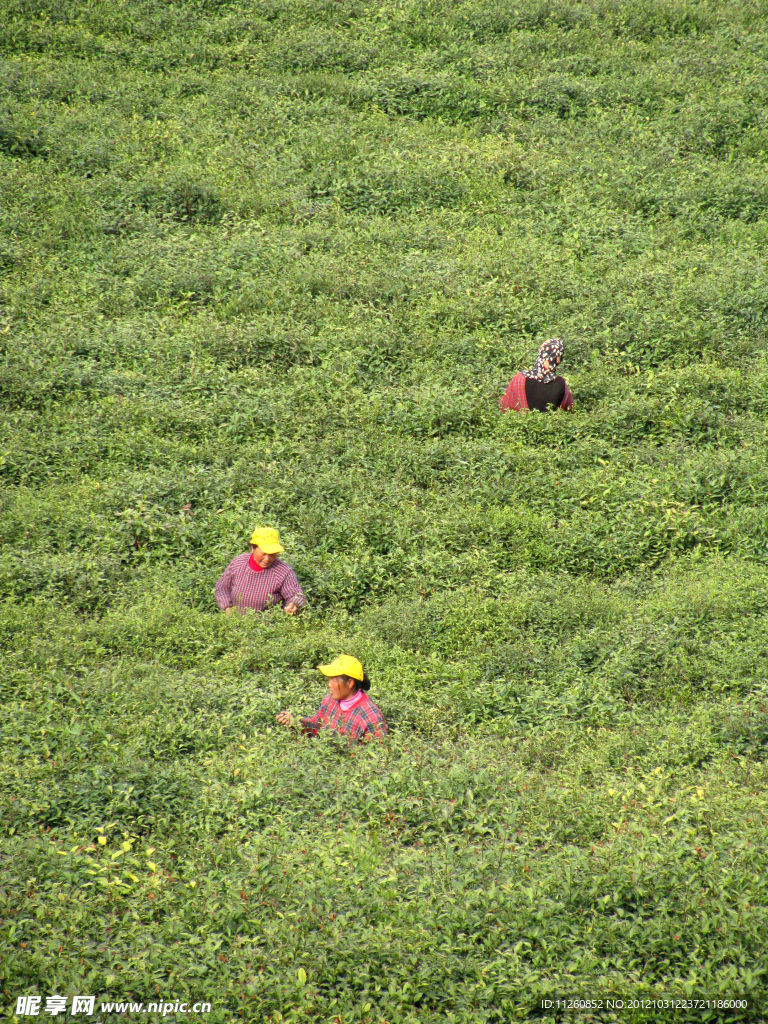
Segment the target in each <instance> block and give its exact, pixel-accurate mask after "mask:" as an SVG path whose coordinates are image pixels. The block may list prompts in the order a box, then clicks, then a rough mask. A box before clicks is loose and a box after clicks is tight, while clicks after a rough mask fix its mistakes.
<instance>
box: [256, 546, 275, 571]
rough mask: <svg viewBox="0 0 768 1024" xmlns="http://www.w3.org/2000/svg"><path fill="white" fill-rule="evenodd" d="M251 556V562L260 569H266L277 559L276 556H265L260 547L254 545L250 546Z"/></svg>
mask: <svg viewBox="0 0 768 1024" xmlns="http://www.w3.org/2000/svg"><path fill="white" fill-rule="evenodd" d="M251 554H252V555H253V560H254V562H255V563H256V565H258V566H260V567H261V568H262V569H268V568H269V567H270V565H272V563H273V562H274V560H275V559H276V558H277V555H268V554H266V553H265V552H264V551H262V550H261V548H260V547H257V545H256V544H251Z"/></svg>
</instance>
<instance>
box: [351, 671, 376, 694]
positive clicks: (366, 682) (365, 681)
mask: <svg viewBox="0 0 768 1024" xmlns="http://www.w3.org/2000/svg"><path fill="white" fill-rule="evenodd" d="M344 678H345V679H346V680H347V682H350V683H354V684H355V686H357V688H358V690H363V691H364V692H366V693H367V692H368V690H370V688H371V680H370V679H369V678H368V673H367V672H366V671H365V669H363V678H362V681H361V680H360V679H355V678H354V676H344Z"/></svg>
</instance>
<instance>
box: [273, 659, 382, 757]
mask: <svg viewBox="0 0 768 1024" xmlns="http://www.w3.org/2000/svg"><path fill="white" fill-rule="evenodd" d="M318 668H319V669H320V671H321V672H322V673H323V675H324V676H327V677H328V695H327V696H326V697H323V700H322V703H321V704H320V707H319V708H318V709H317V711H316V712H315V713H314V715H312V716H311V717H310V718H300V719H299V723H298V724H299V726H300V728H301V731H302V732H306V733H309V735H310V736H317V734H318V733H319V732H320V730H321V729H329V730H331V731H332V732H338V733H340V734H341V735H342V736H348V737H349V740H350V743H351V742H353V741H355V740H369V739H371V737H373V736H384V735H385V734H386V732H387V723H386V722H385V721H384V716H383V715H382V713H381V711H380V710H379V709H378V707H377V706H376V705H375V704H374V703H373V701H372V700H371V699H370V697H369V696H368V692H367V691H368V690H369V689H370V688H371V684H370V682H369V681H368V676H367V675H366V674H365V672H364V671H363V666H362V665H361V664H360V662H359V661H358V660H357V658H351V657H350V656H349V655H348V654H342V655H340V656H339V657H338V658H336V660H335V661H332V662H331V663H330V665H319V666H318ZM277 720H278V722H279V723H280V724H281V725H287V726H293V725H294V724H295V723H294V718H293V715H292V714H291V713H290V711H281V712H280V714H279V715H278V716H277Z"/></svg>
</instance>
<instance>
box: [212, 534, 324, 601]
mask: <svg viewBox="0 0 768 1024" xmlns="http://www.w3.org/2000/svg"><path fill="white" fill-rule="evenodd" d="M284 550H285V548H284V547H283V546H282V545H281V544H280V535H279V534H278V532H277V530H270V529H269V528H267V527H264V528H263V529H260V530H254V531H253V534H252V535H251V551H250V554H249V553H247V552H246V553H245V554H243V555H238V556H237V558H233V559H232V561H231V562H230V563H229V565H228V566H227V568H226V569H225V570H224V572H223V574H222V575H221V577H220V578H219V581H218V583H217V584H216V604H217V605H218V606H219V608H221V610H222V611H223V612H226V613H227V614H230V613H231V612H234V611H239V612H243V611H245V610H246V609H248V608H250V609H252V610H253V611H256V612H263V611H264V609H265V608H267V607H268V606H269V605H273V604H281V605H282V606H283V610H284V611H285V612H287V613H288V615H295V614H296V612H297V611H298V610H299V608H303V607H304V605H305V604H306V598H305V597H304V592H303V591H302V589H301V587H300V586H299V581H298V580H297V579H296V573H295V572H294V571H293V569H292V568H291V567H290V565H287V564H286V563H285V562H283V561H281V560H280V559H279V558H278V557H277V556H278V554H279V553H280V552H281V551H284Z"/></svg>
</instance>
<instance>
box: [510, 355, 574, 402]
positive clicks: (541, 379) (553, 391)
mask: <svg viewBox="0 0 768 1024" xmlns="http://www.w3.org/2000/svg"><path fill="white" fill-rule="evenodd" d="M562 360H563V343H562V341H561V340H560V338H550V339H549V341H545V342H544V344H543V345H542V346H541V348H540V349H539V354H538V355H537V356H536V364H535V366H534V367H533V369H532V370H523V371H522V373H518V374H516V375H515V376H514V377H513V378H512V380H511V381H510V382H509V387H508V388H507V390H506V392H505V393H504V395H503V397H502V398H501V399H500V401H499V405H500V406H501V408H502V410H504V409H516V410H518V411H522V410H525V409H538V410H539V411H540V412H544V411H545V410H546V409H572V408H573V395H572V394H571V392H570V389H569V387H568V385H567V384H566V383H565V380H564V379H563V378H562V377H558V376H557V367H558V366H559V365H560V363H561V362H562Z"/></svg>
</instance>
